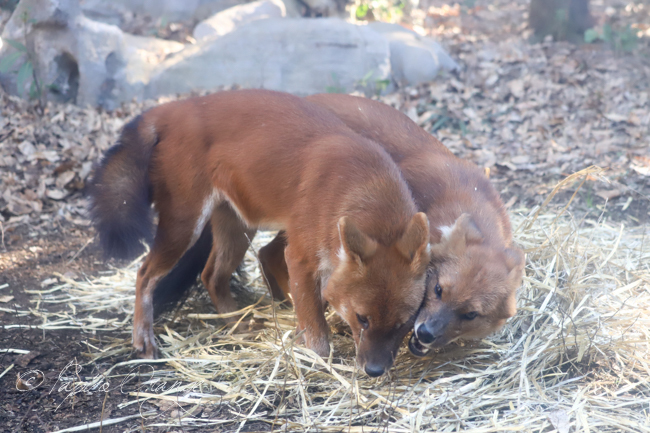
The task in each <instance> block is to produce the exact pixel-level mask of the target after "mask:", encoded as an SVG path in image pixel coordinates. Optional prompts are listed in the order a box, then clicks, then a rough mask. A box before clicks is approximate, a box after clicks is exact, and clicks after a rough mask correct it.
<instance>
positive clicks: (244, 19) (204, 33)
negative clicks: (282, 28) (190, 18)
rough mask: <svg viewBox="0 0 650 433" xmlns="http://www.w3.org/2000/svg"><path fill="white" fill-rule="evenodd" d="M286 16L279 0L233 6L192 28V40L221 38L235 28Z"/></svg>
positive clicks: (260, 0)
mask: <svg viewBox="0 0 650 433" xmlns="http://www.w3.org/2000/svg"><path fill="white" fill-rule="evenodd" d="M286 15H287V11H286V8H285V6H284V3H282V1H280V0H259V1H256V2H252V3H246V4H243V5H239V6H234V7H231V8H229V9H226V10H225V11H222V12H219V13H217V14H214V15H213V16H211V17H210V18H208V19H207V20H204V21H202V22H200V23H199V24H197V26H196V27H195V28H194V33H193V36H194V39H196V40H197V41H202V40H203V39H208V38H211V37H217V36H223V35H225V34H227V33H230V32H232V31H233V30H235V29H236V28H237V27H241V26H242V25H244V24H247V23H250V22H252V21H256V20H261V19H265V18H282V17H284V16H286Z"/></svg>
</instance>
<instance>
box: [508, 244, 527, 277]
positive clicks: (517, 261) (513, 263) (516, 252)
mask: <svg viewBox="0 0 650 433" xmlns="http://www.w3.org/2000/svg"><path fill="white" fill-rule="evenodd" d="M523 264H524V252H523V251H522V250H520V249H519V248H516V247H515V248H506V266H507V267H508V270H509V271H512V270H513V269H515V268H520V267H522V266H523Z"/></svg>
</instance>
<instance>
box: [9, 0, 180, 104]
mask: <svg viewBox="0 0 650 433" xmlns="http://www.w3.org/2000/svg"><path fill="white" fill-rule="evenodd" d="M25 10H27V11H32V10H33V11H37V13H35V14H34V15H31V12H30V15H29V20H28V21H27V23H25V21H24V20H23V19H22V18H21V16H22V11H25ZM2 38H3V39H6V38H9V39H15V40H19V41H21V42H26V45H27V46H28V48H29V49H30V51H31V52H32V53H33V56H32V62H33V66H34V70H35V71H36V75H37V77H38V79H39V81H40V83H41V85H42V87H43V91H44V92H47V93H46V97H47V99H50V100H55V101H60V102H76V103H77V104H80V105H92V106H101V107H104V108H106V109H114V108H116V107H117V106H118V105H119V104H120V103H121V102H123V101H126V100H130V99H132V98H134V97H136V98H141V97H142V95H143V93H144V88H145V85H146V84H147V83H148V82H149V75H150V74H151V73H152V72H153V71H154V69H155V67H156V65H157V64H158V63H160V62H161V61H162V60H164V58H165V57H166V56H167V55H168V54H170V53H172V52H176V51H180V50H181V49H182V48H183V47H184V46H183V45H182V44H179V43H177V42H172V41H163V40H159V39H155V38H144V37H137V36H131V35H125V34H124V33H123V32H122V31H121V30H120V29H119V28H118V27H116V26H112V25H108V24H104V23H100V22H97V21H93V20H90V19H88V18H86V17H85V16H83V15H82V14H81V12H80V8H79V7H78V2H77V1H72V0H22V1H21V2H20V4H19V5H18V7H17V8H16V12H15V13H14V15H13V16H12V18H11V19H10V20H9V22H8V23H7V25H6V26H5V29H4V31H3V33H2ZM13 51H14V49H13V48H12V47H10V46H9V45H8V44H7V45H6V46H5V47H3V49H2V51H0V59H2V58H4V57H5V56H9V55H11V54H12V52H13ZM24 62H25V58H23V59H21V60H19V61H17V62H16V63H15V64H14V67H13V71H10V72H9V73H6V74H1V75H0V84H1V85H2V87H3V88H4V89H5V90H6V91H7V92H9V93H12V94H25V92H26V91H27V90H28V88H29V86H30V82H31V80H27V81H26V83H25V84H24V87H25V88H24V89H18V88H17V83H16V73H15V72H16V70H17V69H18V68H19V67H20V65H21V64H22V63H24Z"/></svg>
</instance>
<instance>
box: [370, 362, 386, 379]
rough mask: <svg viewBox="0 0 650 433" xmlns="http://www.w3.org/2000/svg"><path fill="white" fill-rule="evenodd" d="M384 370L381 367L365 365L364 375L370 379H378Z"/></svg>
mask: <svg viewBox="0 0 650 433" xmlns="http://www.w3.org/2000/svg"><path fill="white" fill-rule="evenodd" d="M384 371H386V369H385V368H384V367H382V366H381V365H375V364H366V374H367V375H368V376H370V377H379V376H381V375H382V374H384Z"/></svg>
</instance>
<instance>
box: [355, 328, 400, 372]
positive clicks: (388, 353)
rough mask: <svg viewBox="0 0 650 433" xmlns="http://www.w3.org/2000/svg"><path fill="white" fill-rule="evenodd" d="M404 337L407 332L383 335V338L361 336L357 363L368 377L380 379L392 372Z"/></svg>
mask: <svg viewBox="0 0 650 433" xmlns="http://www.w3.org/2000/svg"><path fill="white" fill-rule="evenodd" d="M407 332H408V331H407ZM404 335H405V332H398V333H397V332H396V333H394V335H390V334H389V335H383V336H381V337H383V338H381V337H377V336H374V338H367V337H369V336H366V335H363V334H362V335H361V339H360V340H361V341H360V342H359V346H358V349H357V362H358V363H359V365H360V366H361V367H362V368H363V370H364V371H365V372H366V374H367V375H368V376H370V377H379V376H381V375H382V374H384V373H386V372H387V371H388V370H390V368H391V367H392V366H393V362H394V361H395V355H396V354H397V350H398V349H399V345H400V343H401V342H402V340H403V339H404ZM364 337H366V338H364Z"/></svg>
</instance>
